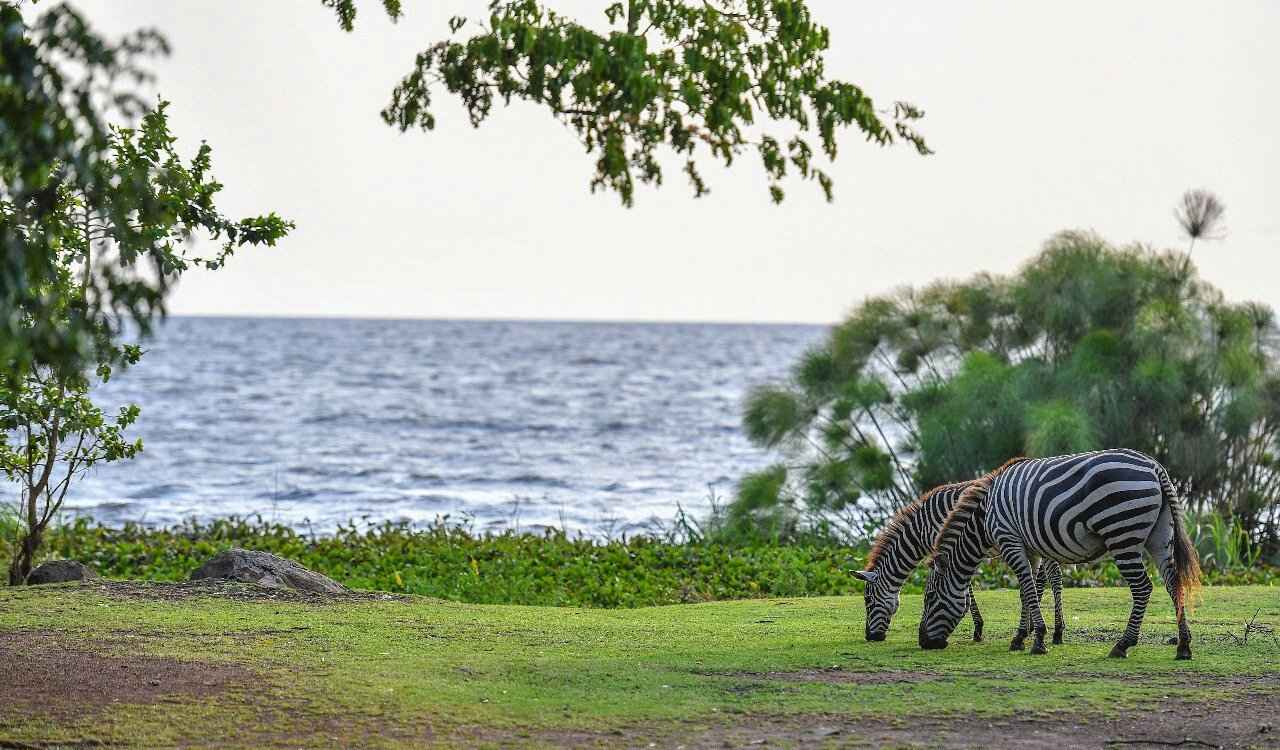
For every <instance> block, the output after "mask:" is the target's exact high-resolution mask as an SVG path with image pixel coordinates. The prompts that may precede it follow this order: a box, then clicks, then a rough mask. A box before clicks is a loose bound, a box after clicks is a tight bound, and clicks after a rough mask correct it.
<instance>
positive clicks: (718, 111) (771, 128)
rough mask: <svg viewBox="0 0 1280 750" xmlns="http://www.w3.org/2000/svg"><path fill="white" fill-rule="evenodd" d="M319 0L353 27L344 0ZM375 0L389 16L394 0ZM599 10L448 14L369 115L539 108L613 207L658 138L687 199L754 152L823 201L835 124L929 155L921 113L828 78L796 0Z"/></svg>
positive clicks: (654, 155)
mask: <svg viewBox="0 0 1280 750" xmlns="http://www.w3.org/2000/svg"><path fill="white" fill-rule="evenodd" d="M323 2H324V4H325V5H326V6H329V7H331V8H333V9H334V10H335V11H336V12H337V14H338V18H339V22H340V24H341V25H342V26H343V28H346V29H350V28H351V26H352V24H353V23H354V20H355V14H356V9H355V0H323ZM383 5H384V8H385V10H386V11H387V13H388V15H390V16H391V18H392V19H397V18H399V16H400V5H399V3H398V2H396V1H395V0H383ZM604 16H605V18H604V20H605V21H606V22H607V26H608V29H607V30H606V31H598V30H595V29H593V28H590V27H588V26H585V25H583V24H581V23H579V22H577V21H576V20H574V19H572V18H569V17H566V16H564V15H560V14H558V13H556V12H554V11H551V10H548V9H547V8H545V7H544V6H543V5H542V3H540V2H537V1H536V0H509V1H508V2H499V1H498V0H495V1H494V2H491V3H490V4H489V14H488V17H487V18H485V19H483V20H481V21H473V20H472V19H467V18H463V17H455V18H453V19H452V20H451V21H450V24H449V26H450V29H451V30H452V32H453V34H454V37H455V38H452V39H449V40H447V41H442V42H439V43H437V44H434V45H432V46H431V47H429V48H427V49H426V50H424V51H423V52H421V53H420V54H419V55H418V57H417V61H416V63H415V65H414V68H413V70H412V72H410V73H409V75H407V76H405V78H404V79H403V80H402V81H401V82H400V84H399V85H398V86H396V88H395V90H394V92H393V94H392V99H391V103H390V104H389V105H388V106H387V108H386V109H384V110H383V112H382V116H383V119H384V120H386V121H387V123H388V124H390V125H394V126H396V127H398V128H399V129H400V130H402V131H404V130H409V129H411V128H423V129H426V130H430V129H432V128H434V127H435V123H436V117H435V114H434V111H433V103H434V102H433V99H432V95H433V93H434V91H435V90H437V89H438V88H443V89H444V90H445V91H448V92H449V93H451V94H455V95H457V96H458V97H459V98H460V99H461V101H462V104H463V105H464V106H465V107H466V109H467V112H468V114H469V115H470V119H471V123H472V124H473V125H475V126H477V127H478V126H479V125H480V124H481V123H483V122H484V121H485V120H486V119H487V118H488V117H489V116H490V114H491V113H492V110H493V105H494V102H495V101H497V102H500V103H502V104H504V105H506V104H510V103H511V101H512V100H513V99H520V100H525V101H528V102H533V103H535V104H538V105H541V106H545V107H546V108H548V109H549V110H550V111H551V113H552V115H553V116H554V117H555V118H556V119H558V120H560V121H561V122H562V123H564V124H565V125H566V126H567V127H568V128H569V129H570V130H572V131H573V132H574V133H575V134H576V135H577V137H578V139H579V140H580V141H581V143H582V145H583V146H584V148H585V149H586V151H587V152H588V153H590V154H592V155H594V156H595V157H596V169H595V175H594V176H593V177H592V180H591V188H592V190H593V191H595V190H596V189H604V190H612V191H615V192H616V193H618V195H619V196H620V198H621V199H622V202H623V204H624V205H627V206H630V205H632V203H633V202H634V197H635V186H636V183H637V182H639V183H646V184H652V185H660V184H662V180H663V164H662V154H663V152H664V150H666V149H670V150H671V151H673V152H674V153H675V154H676V155H678V156H679V157H680V158H682V159H683V160H684V162H685V164H684V172H685V174H686V175H687V177H688V179H689V181H690V184H691V185H692V188H693V191H694V194H695V195H698V196H701V195H703V194H705V193H706V192H708V186H707V183H706V181H705V180H704V179H703V176H702V165H704V164H705V163H706V162H707V161H710V162H713V163H714V162H721V163H723V164H724V165H726V166H728V165H731V164H733V162H734V160H735V159H737V158H738V157H739V156H742V155H743V154H744V153H751V152H754V153H755V154H756V156H758V158H759V159H760V161H761V164H762V165H763V167H764V170H765V173H766V175H767V176H768V181H769V191H770V194H771V196H772V197H773V200H774V201H779V202H780V201H781V200H782V199H783V197H784V193H783V188H782V181H783V180H784V179H785V178H786V177H788V176H789V175H794V176H799V177H800V178H803V179H806V180H813V181H816V182H817V183H818V184H819V185H820V186H821V188H822V190H823V193H824V194H825V195H826V197H827V199H828V200H830V199H831V198H832V189H833V185H832V180H831V177H830V175H829V174H828V173H827V172H826V171H825V170H824V169H823V168H822V167H820V166H819V165H818V163H817V162H818V156H817V154H818V152H819V151H820V152H821V154H822V155H824V156H825V157H826V159H827V160H832V159H835V158H836V155H837V153H838V134H839V132H840V131H841V130H842V129H844V128H848V127H856V128H857V129H859V130H860V131H862V133H863V134H864V135H865V137H866V139H867V140H868V141H871V142H873V143H876V144H878V145H881V146H887V145H890V144H893V143H895V142H897V141H899V140H902V141H906V142H908V143H910V144H912V145H913V146H914V147H915V148H916V150H917V151H918V152H919V153H921V154H928V153H930V151H929V148H928V146H927V145H926V144H925V141H924V138H923V137H922V136H921V135H920V134H919V133H918V132H917V131H916V130H915V129H914V122H915V121H916V120H919V119H920V118H921V117H922V116H923V112H922V111H921V110H919V109H917V108H916V107H915V106H913V105H911V104H908V103H906V102H896V103H895V104H894V105H893V106H892V107H891V108H889V109H887V110H883V109H877V108H876V107H875V105H874V104H873V102H872V100H871V98H870V97H869V96H867V95H866V94H865V93H864V92H863V90H862V89H861V88H859V87H858V86H856V85H854V84H852V83H848V82H846V81H841V80H837V79H832V78H829V77H828V76H827V71H826V65H825V60H826V51H827V49H828V47H829V46H830V34H829V32H828V30H827V29H826V28H825V27H823V26H821V25H819V24H817V23H816V22H815V21H814V20H813V17H812V14H811V13H810V11H809V9H808V7H807V5H806V3H805V2H803V0H703V1H701V2H690V1H687V0H629V1H628V2H625V3H624V2H616V3H613V4H612V5H609V6H608V7H607V8H606V9H605V11H604ZM469 29H475V31H474V33H472V34H471V35H470V36H467V35H466V32H467V30H469Z"/></svg>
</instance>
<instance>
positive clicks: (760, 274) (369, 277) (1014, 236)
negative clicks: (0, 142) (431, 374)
mask: <svg viewBox="0 0 1280 750" xmlns="http://www.w3.org/2000/svg"><path fill="white" fill-rule="evenodd" d="M73 4H75V5H76V6H77V7H80V8H81V9H83V10H84V11H86V13H87V14H88V15H89V17H90V19H91V20H92V21H93V22H94V23H95V24H96V25H97V26H98V27H99V28H101V29H103V30H104V31H111V32H120V31H124V30H127V29H131V28H135V27H138V26H144V25H150V26H155V27H157V28H159V29H160V30H161V31H163V32H164V33H165V34H166V35H167V36H168V38H169V40H170V42H171V43H172V45H173V49H174V52H173V55H172V57H171V58H169V59H167V60H163V61H161V62H159V63H158V64H157V65H156V72H157V74H158V84H159V85H158V90H159V92H160V93H161V94H163V95H164V96H165V97H166V98H168V99H170V100H172V101H173V106H172V110H171V114H172V119H173V121H174V124H175V128H176V131H177V133H178V135H179V136H180V138H181V139H182V141H183V142H184V143H185V144H186V146H187V147H189V148H190V149H194V147H195V146H196V144H197V142H198V141H199V139H201V138H203V139H207V140H208V141H209V142H210V144H211V145H212V146H213V148H214V166H215V172H216V174H217V176H218V177H219V178H220V179H221V180H222V181H223V182H224V183H226V185H227V189H226V191H225V192H224V198H223V204H224V207H225V208H226V209H227V210H228V211H229V212H231V213H235V214H244V213H249V212H253V213H258V212H262V211H266V210H275V211H277V212H279V213H281V214H282V215H284V216H287V217H289V218H292V219H294V220H295V221H297V223H298V229H297V231H296V232H295V233H294V234H293V235H292V236H291V237H290V238H289V239H288V240H286V241H285V242H284V243H283V244H282V245H281V246H279V247H277V248H275V249H266V250H245V251H243V252H242V253H241V254H240V255H238V256H237V257H236V258H235V259H234V261H233V262H232V263H231V264H230V265H229V266H228V267H227V268H226V269H224V270H222V271H218V272H217V273H207V272H195V273H192V274H190V275H189V277H188V278H187V279H185V280H184V281H183V282H182V285H181V287H180V288H179V289H178V291H177V292H176V293H175V294H174V296H173V297H172V300H171V303H172V309H173V310H174V311H175V312H178V313H200V314H254V315H257V314H266V315H328V316H371V317H450V318H495V317H497V318H568V319H643V320H733V321H810V322H831V321H834V320H837V319H838V318H839V317H840V316H841V315H842V314H843V313H844V312H845V311H847V310H848V309H849V307H850V306H852V305H853V304H855V303H856V302H857V301H859V300H860V299H862V298H864V297H865V296H867V295H868V294H875V293H877V292H881V291H885V290H888V289H891V288H893V287H895V286H898V285H902V284H908V283H916V282H925V281H928V280H930V279H933V278H937V277H957V276H967V275H968V274H970V273H972V272H975V271H979V270H989V271H996V272H1006V271H1010V270H1013V269H1015V268H1016V267H1017V266H1018V264H1019V263H1021V262H1023V261H1024V260H1026V259H1027V258H1028V257H1030V256H1031V255H1032V254H1034V253H1035V252H1036V251H1037V249H1038V248H1039V246H1040V245H1041V243H1042V242H1043V241H1044V240H1045V239H1046V238H1047V237H1048V236H1049V235H1051V234H1052V233H1054V232H1055V231H1057V230H1060V229H1064V228H1091V229H1095V230H1097V231H1098V232H1100V233H1102V234H1103V235H1104V236H1106V237H1107V238H1108V239H1110V240H1112V241H1115V242H1119V243H1127V242H1132V241H1142V242H1147V243H1151V244H1154V245H1158V246H1175V245H1176V246H1181V244H1182V241H1181V239H1180V238H1179V235H1178V231H1177V227H1176V225H1175V223H1174V221H1173V218H1172V208H1173V205H1174V203H1175V201H1176V200H1177V199H1178V197H1179V196H1180V194H1181V193H1182V191H1183V190H1185V189H1187V188H1191V187H1207V188H1210V189H1212V190H1214V191H1216V192H1218V193H1219V195H1220V196H1221V197H1222V198H1223V200H1224V201H1225V202H1226V204H1227V226H1228V228H1229V235H1228V237H1227V239H1226V240H1225V241H1223V242H1219V243H1215V244H1213V245H1206V246H1202V249H1198V250H1197V256H1198V257H1197V260H1198V261H1199V262H1200V265H1201V269H1202V273H1203V274H1204V276H1206V277H1207V278H1208V279H1210V280H1211V281H1213V282H1214V283H1216V284H1218V285H1219V286H1220V287H1222V288H1223V289H1224V290H1225V291H1226V293H1227V294H1228V296H1229V297H1231V298H1235V299H1243V298H1248V299H1257V300H1261V301H1264V302H1267V303H1269V304H1271V305H1272V306H1276V307H1280V288H1278V286H1277V283H1276V282H1277V280H1278V279H1280V274H1278V273H1277V271H1280V185H1278V184H1277V180H1278V178H1277V176H1276V175H1277V172H1278V171H1280V148H1278V147H1277V145H1276V141H1277V137H1278V136H1280V97H1278V96H1277V92H1280V45H1277V44H1275V41H1276V40H1277V39H1280V3H1276V2H1270V1H1269V0H1257V1H1256V2H1231V3H1205V2H1170V1H1169V0H1161V1H1160V2H1154V1H1153V2H1126V3H1116V2H1113V1H1112V2H1077V3H1056V4H1047V3H1025V2H1012V1H1010V2H984V3H977V2H965V3H954V2H917V3H868V2H850V1H849V0H811V2H810V6H811V8H812V10H813V12H814V14H815V16H816V17H817V18H818V19H819V20H821V21H822V22H823V23H825V24H826V25H828V26H829V27H830V29H831V35H832V50H831V53H830V55H829V58H828V70H829V72H830V73H831V74H832V75H834V76H838V77H841V78H844V79H846V80H850V81H853V82H855V83H857V84H859V85H861V86H862V87H863V88H864V89H865V90H866V91H867V92H868V93H869V94H870V95H871V96H873V97H874V98H875V99H876V100H877V102H879V103H880V104H881V105H884V104H888V103H890V102H892V101H893V100H895V99H906V100H908V101H911V102H914V103H915V104H917V105H919V106H920V107H922V108H923V109H924V110H925V111H926V113H927V115H926V117H925V119H924V121H923V123H922V124H921V129H922V130H923V132H924V133H925V134H926V136H927V138H928V140H929V143H930V145H931V146H932V147H933V149H934V150H935V151H936V152H937V153H936V154H935V155H933V156H930V157H920V156H917V155H916V154H915V152H914V151H913V150H911V149H910V148H909V147H906V146H900V147H895V148H892V149H886V150H882V149H878V148H877V147H875V146H872V145H869V144H865V143H862V142H861V139H860V134H858V133H856V132H853V131H850V132H847V133H846V134H845V138H844V140H843V144H842V151H841V155H840V158H839V159H838V160H837V161H836V162H835V164H834V165H833V167H832V168H831V170H830V171H831V173H832V174H833V176H834V177H835V180H836V191H837V198H836V202H835V203H834V204H827V203H826V202H825V201H823V200H822V199H821V196H820V193H819V192H818V190H817V188H816V186H810V185H807V184H791V185H789V191H788V194H789V198H788V200H787V201H786V202H785V203H784V204H783V205H782V206H780V207H775V206H773V205H772V204H771V203H770V202H769V200H768V195H767V192H766V190H765V182H764V180H763V177H762V174H761V172H760V170H759V168H758V167H757V166H756V159H755V157H754V156H752V157H751V158H749V159H746V160H743V161H742V162H740V163H739V164H738V165H736V166H735V167H734V168H733V169H731V170H728V171H724V170H719V169H711V170H708V173H707V177H708V178H709V182H710V184H711V187H712V191H713V192H712V194H711V195H710V196H708V197H704V198H702V199H698V200H694V199H693V198H692V197H691V194H690V192H689V190H688V188H687V186H686V182H685V180H684V179H683V175H680V174H679V173H678V172H672V173H670V174H669V175H668V180H667V185H666V186H665V187H663V188H661V189H660V190H652V189H642V190H640V191H638V193H637V197H636V207H635V208H633V209H630V210H627V209H623V208H621V207H620V205H619V201H618V199H617V198H616V197H615V196H614V195H612V194H604V193H599V194H596V195H591V194H590V193H589V191H588V187H587V186H588V181H589V179H590V176H591V173H592V164H593V157H589V156H587V155H586V154H584V153H583V151H582V148H581V147H580V145H579V144H578V142H577V140H576V138H575V137H574V136H573V135H572V134H571V133H570V132H569V131H567V130H566V129H564V128H563V127H561V126H560V125H558V124H557V123H556V122H555V121H553V120H552V119H551V118H550V117H549V116H548V115H547V114H546V113H545V111H544V110H541V109H538V108H535V107H532V106H528V105H519V106H513V107H511V108H509V109H505V110H498V111H495V114H494V116H493V117H492V118H491V119H490V121H489V122H487V123H486V124H485V125H484V126H482V127H481V128H480V129H479V130H473V129H472V128H471V127H470V125H469V124H467V122H466V119H465V115H464V113H463V111H462V109H461V107H460V106H458V105H457V104H456V102H455V101H454V100H452V99H450V98H448V95H447V94H442V95H440V96H439V98H438V102H439V106H438V107H437V115H438V126H437V129H436V130H435V131H434V132H431V133H421V132H413V133H407V134H401V133H398V132H397V131H395V130H393V129H391V128H389V127H387V126H386V125H384V124H383V123H382V121H381V119H380V118H379V114H378V113H379V111H380V110H381V108H382V107H383V106H384V105H385V104H386V102H387V100H388V97H389V93H390V91H391V88H392V87H393V86H394V84H395V83H396V82H397V81H398V80H399V78H400V77H401V76H402V75H403V74H404V73H406V72H408V70H409V69H410V66H411V65H412V61H413V57H414V54H415V53H416V52H418V51H419V50H420V49H422V48H424V47H426V46H428V45H429V44H430V43H432V42H433V41H437V40H439V39H441V38H443V37H444V36H446V35H447V26H446V23H447V20H448V18H449V17H450V16H451V15H454V14H466V13H468V12H471V13H475V12H482V11H483V9H484V8H485V7H486V3H484V2H483V0H469V2H461V1H459V0H449V1H444V0H438V1H436V2H430V3H416V2H410V3H406V4H405V5H406V9H407V10H406V15H405V17H404V18H403V19H402V20H401V21H400V23H399V24H396V25H392V24H391V23H390V22H389V21H387V19H386V18H385V17H384V16H382V15H380V12H381V11H380V10H379V9H378V8H377V7H376V6H377V3H376V2H374V1H373V0H365V2H364V3H363V4H362V6H361V7H362V8H363V13H362V15H361V17H360V19H359V21H358V25H357V31H356V32H355V33H354V34H345V33H343V32H341V31H339V29H338V27H337V24H336V22H335V20H334V18H333V16H332V14H331V13H330V12H329V11H327V10H326V9H324V8H322V7H321V6H320V3H319V2H318V0H272V1H271V2H262V0H235V1H234V2H233V1H231V0H217V1H216V2H214V1H213V0H209V1H208V2H195V1H194V0H182V1H181V2H174V0H165V1H164V2H161V1H159V0H155V1H152V0H146V1H143V0H129V1H128V2H121V0H94V1H93V2H87V1H84V2H74V3H73ZM554 5H555V6H556V7H558V8H562V9H564V10H567V11H569V12H572V13H575V14H577V15H578V16H579V18H581V19H583V20H586V21H591V22H596V21H597V20H598V21H600V22H603V13H602V10H603V8H604V7H605V6H607V5H608V2H606V1H605V0H598V1H597V2H591V1H589V0H563V1H562V2H556V3H554Z"/></svg>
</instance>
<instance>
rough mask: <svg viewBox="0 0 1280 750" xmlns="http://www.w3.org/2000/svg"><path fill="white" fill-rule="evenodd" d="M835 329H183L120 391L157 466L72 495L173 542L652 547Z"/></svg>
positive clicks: (286, 323)
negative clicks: (308, 534)
mask: <svg viewBox="0 0 1280 750" xmlns="http://www.w3.org/2000/svg"><path fill="white" fill-rule="evenodd" d="M825 331H826V329H825V328H824V327H819V326H776V325H704V324H633V323H551V322H464V321H389V320H321V319H309V320H290V319H269V318H243V319H235V318H172V319H170V320H169V321H168V322H167V323H166V324H165V325H164V327H163V328H162V330H161V331H160V333H159V335H158V336H157V337H156V338H155V339H153V340H151V341H150V342H148V343H147V348H148V354H147V356H146V357H145V358H144V359H143V361H142V363H141V364H140V365H138V366H137V367H136V368H134V369H132V370H131V371H129V372H127V373H125V374H123V375H122V376H121V377H119V378H118V379H117V380H115V381H113V382H112V383H110V384H109V385H108V386H107V387H105V388H104V389H103V390H102V391H101V393H100V394H99V395H100V397H101V398H102V399H103V400H104V401H105V402H106V403H125V402H134V403H137V404H139V405H140V406H141V407H142V416H141V418H140V420H139V422H138V424H137V426H136V427H135V428H134V434H136V435H138V436H140V437H141V438H142V439H143V442H144V444H145V446H146V448H145V451H144V452H143V454H142V456H140V457H139V458H138V459H136V460H134V461H129V462H122V463H119V464H115V465H109V466H104V467H102V468H100V469H98V470H97V471H96V472H95V473H94V474H93V475H92V476H90V477H89V478H87V479H86V480H84V481H83V482H82V483H81V484H80V485H79V486H78V487H77V488H76V489H74V490H73V492H72V494H71V495H70V496H69V497H68V502H67V507H68V508H69V509H70V510H71V511H72V512H73V513H79V514H87V515H90V516H92V517H93V518H95V519H97V520H100V521H103V522H107V523H120V522H123V521H126V520H133V521H142V522H145V523H150V524H168V523H173V522H176V521H179V520H182V519H184V518H189V517H196V518H201V519H208V518H212V517H219V516H226V515H230V514H240V515H245V514H253V513H260V514H262V515H263V516H264V517H265V518H267V519H270V520H276V521H279V522H281V523H287V524H291V525H295V526H304V525H305V524H307V523H310V524H312V525H314V526H315V527H316V528H318V529H322V530H323V529H332V528H333V527H334V525H336V524H338V523H345V522H348V521H357V522H360V521H361V520H362V519H364V520H366V521H375V522H376V521H382V520H408V521H412V522H430V521H433V520H435V519H436V518H437V517H440V516H443V515H445V514H449V515H450V517H451V520H453V521H458V520H460V519H468V520H469V521H470V522H471V523H472V524H473V525H474V526H475V528H477V529H479V530H483V529H493V528H502V527H505V526H512V525H519V526H520V527H522V528H528V527H534V526H539V525H554V526H563V527H565V528H566V529H568V530H571V531H576V530H580V531H585V532H588V533H594V534H599V533H621V532H623V531H627V532H632V533H634V532H635V531H638V530H641V529H643V528H645V527H646V525H647V524H648V523H649V522H650V520H651V519H653V518H655V517H656V518H660V519H670V518H671V517H672V516H673V515H674V514H675V512H676V509H677V504H680V505H683V507H684V508H685V509H687V510H691V511H695V512H698V513H701V512H704V511H705V509H706V505H707V497H708V493H709V492H711V491H714V492H716V493H718V494H719V495H720V496H722V497H724V496H727V495H729V494H731V493H732V489H733V484H734V482H735V481H736V480H737V479H738V477H740V476H741V475H742V474H743V473H744V472H748V471H751V470H753V469H756V468H759V467H761V466H764V465H765V464H767V463H768V462H769V460H770V457H769V456H768V455H766V454H765V453H764V452H762V451H759V450H757V449H755V448H753V447H752V446H751V445H750V444H748V442H747V441H746V439H745V438H744V437H743V435H742V430H741V428H740V410H741V403H742V398H743V396H744V394H745V393H746V392H747V390H748V389H749V388H750V387H751V386H752V385H753V384H758V383H762V382H766V381H769V380H771V379H776V378H778V377H782V376H784V375H785V374H786V372H787V369H788V368H789V367H790V366H791V364H792V363H793V362H795V360H796V358H797V356H798V355H799V354H800V353H801V352H802V351H803V350H804V349H805V348H806V347H808V346H810V345H813V344H815V343H817V342H818V341H820V340H821V338H822V336H823V335H824V333H825Z"/></svg>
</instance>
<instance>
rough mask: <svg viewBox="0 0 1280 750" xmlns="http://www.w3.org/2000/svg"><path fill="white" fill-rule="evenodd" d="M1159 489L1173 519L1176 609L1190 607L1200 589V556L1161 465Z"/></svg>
mask: <svg viewBox="0 0 1280 750" xmlns="http://www.w3.org/2000/svg"><path fill="white" fill-rule="evenodd" d="M1160 489H1161V492H1162V493H1163V494H1164V497H1165V500H1166V501H1167V502H1168V503H1169V515H1170V517H1171V518H1172V520H1173V566H1174V575H1176V576H1177V579H1178V587H1177V590H1178V602H1177V604H1178V609H1179V610H1181V609H1182V608H1184V607H1185V608H1188V609H1190V608H1191V607H1193V606H1194V601H1195V598H1196V596H1197V594H1198V592H1199V591H1200V556H1199V555H1198V554H1196V548H1195V546H1194V545H1193V544H1192V543H1191V537H1190V536H1188V535H1187V529H1186V524H1185V523H1183V518H1182V503H1181V502H1180V501H1179V499H1178V492H1177V490H1175V489H1174V487H1173V482H1172V481H1171V480H1170V479H1169V472H1168V471H1166V470H1165V468H1164V467H1163V466H1161V467H1160Z"/></svg>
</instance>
